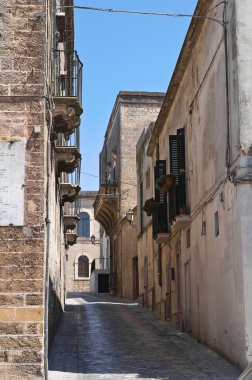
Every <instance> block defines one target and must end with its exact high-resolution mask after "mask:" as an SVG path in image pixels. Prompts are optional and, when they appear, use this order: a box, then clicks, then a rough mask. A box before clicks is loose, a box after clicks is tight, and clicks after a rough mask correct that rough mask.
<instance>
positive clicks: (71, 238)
mask: <svg viewBox="0 0 252 380" xmlns="http://www.w3.org/2000/svg"><path fill="white" fill-rule="evenodd" d="M65 236H66V244H67V245H70V246H72V245H74V244H76V243H77V238H78V235H77V234H76V233H75V232H69V231H68V232H66V234H65Z"/></svg>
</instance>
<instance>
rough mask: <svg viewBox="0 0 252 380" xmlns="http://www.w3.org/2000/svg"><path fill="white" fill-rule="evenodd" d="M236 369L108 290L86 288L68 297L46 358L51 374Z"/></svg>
mask: <svg viewBox="0 0 252 380" xmlns="http://www.w3.org/2000/svg"><path fill="white" fill-rule="evenodd" d="M238 375H239V372H238V371H237V370H236V369H235V368H234V367H232V366H231V365H230V364H229V363H227V362H226V361H225V360H223V359H222V358H221V357H220V356H218V355H216V354H215V353H213V352H212V351H210V350H209V349H207V348H206V347H205V346H203V345H201V344H199V343H197V342H196V341H195V340H193V339H191V338H190V337H189V336H188V335H186V334H184V333H180V332H179V331H178V330H176V329H174V328H173V327H171V326H170V325H169V324H168V323H167V322H165V321H162V320H160V319H159V318H158V317H157V316H156V315H155V314H154V313H152V312H150V311H146V310H145V309H143V308H142V307H140V306H138V305H137V304H134V303H130V302H128V301H125V300H121V299H119V298H114V297H112V296H109V295H96V296H95V295H91V294H84V293H75V294H72V295H71V296H70V298H68V299H67V305H66V312H65V313H64V317H63V320H62V323H61V326H60V328H59V330H58V333H57V335H56V338H55V341H54V344H53V347H52V350H51V356H50V361H49V380H65V379H75V380H91V379H92V380H101V379H117V380H122V379H127V380H130V379H149V380H150V379H169V380H183V379H190V380H196V379H215V380H235V379H237V377H238Z"/></svg>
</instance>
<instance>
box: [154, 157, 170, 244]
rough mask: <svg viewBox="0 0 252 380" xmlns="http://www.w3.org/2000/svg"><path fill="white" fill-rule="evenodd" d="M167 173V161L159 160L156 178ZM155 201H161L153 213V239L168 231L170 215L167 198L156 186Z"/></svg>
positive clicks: (155, 172) (156, 167)
mask: <svg viewBox="0 0 252 380" xmlns="http://www.w3.org/2000/svg"><path fill="white" fill-rule="evenodd" d="M162 175H166V161H165V160H157V161H156V166H155V168H154V180H155V183H156V180H157V179H158V178H159V177H161V176H162ZM155 201H156V202H158V203H159V207H158V209H157V210H155V211H154V212H153V214H152V234H153V239H156V238H157V235H158V233H160V232H164V233H165V232H168V216H167V198H166V196H165V195H163V194H162V193H161V191H160V190H158V189H156V187H155Z"/></svg>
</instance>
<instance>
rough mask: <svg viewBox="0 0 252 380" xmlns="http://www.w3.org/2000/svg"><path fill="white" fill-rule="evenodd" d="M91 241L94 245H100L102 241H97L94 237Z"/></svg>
mask: <svg viewBox="0 0 252 380" xmlns="http://www.w3.org/2000/svg"><path fill="white" fill-rule="evenodd" d="M90 240H91V243H92V244H93V245H95V244H100V240H97V239H96V237H95V236H94V235H92V236H91V238H90Z"/></svg>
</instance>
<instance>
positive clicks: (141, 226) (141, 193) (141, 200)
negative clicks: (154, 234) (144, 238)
mask: <svg viewBox="0 0 252 380" xmlns="http://www.w3.org/2000/svg"><path fill="white" fill-rule="evenodd" d="M143 229H144V222H143V182H141V183H140V231H141V232H143Z"/></svg>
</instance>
